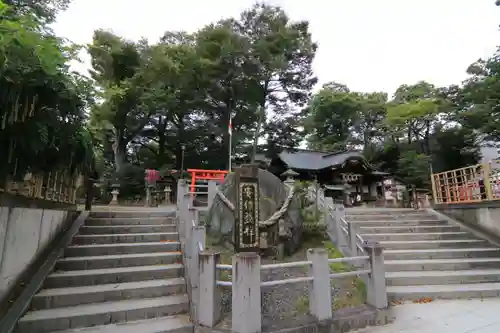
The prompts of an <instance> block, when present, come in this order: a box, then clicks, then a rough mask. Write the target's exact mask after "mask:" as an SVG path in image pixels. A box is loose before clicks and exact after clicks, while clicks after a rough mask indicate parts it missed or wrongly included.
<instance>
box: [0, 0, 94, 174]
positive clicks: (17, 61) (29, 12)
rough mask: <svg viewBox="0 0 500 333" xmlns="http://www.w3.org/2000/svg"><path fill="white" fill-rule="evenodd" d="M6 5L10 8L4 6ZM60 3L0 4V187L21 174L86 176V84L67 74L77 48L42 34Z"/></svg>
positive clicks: (88, 90) (88, 157)
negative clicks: (1, 158) (62, 172)
mask: <svg viewBox="0 0 500 333" xmlns="http://www.w3.org/2000/svg"><path fill="white" fill-rule="evenodd" d="M9 4H10V5H9ZM63 5H64V3H63V2H57V4H56V2H50V1H42V2H38V3H37V4H36V5H35V4H32V2H31V1H29V2H23V1H15V2H14V1H12V2H11V1H8V2H7V3H5V2H1V1H0V16H1V17H2V20H0V33H1V34H0V151H1V152H2V157H3V158H4V161H6V162H7V163H5V162H4V163H2V166H1V167H0V179H1V181H0V182H1V183H4V182H5V181H6V180H7V179H8V178H11V177H13V178H16V177H17V178H19V177H23V176H24V174H25V173H26V172H43V171H45V172H47V171H48V172H50V171H59V170H61V171H67V172H70V173H72V172H74V171H75V170H77V169H78V170H80V171H81V172H83V171H84V170H88V169H89V168H90V167H91V166H92V163H93V147H92V145H93V143H92V137H91V135H90V133H89V132H88V131H87V130H86V127H85V118H86V115H85V110H86V109H87V108H88V106H89V105H90V104H91V103H92V100H93V98H92V96H93V89H92V84H91V83H90V81H89V80H88V79H87V78H85V77H82V76H80V75H77V74H76V73H73V72H70V71H69V69H68V65H67V63H68V61H70V60H71V59H74V55H75V52H76V50H77V47H76V46H75V45H72V44H69V43H67V42H65V41H63V40H62V39H61V38H58V37H57V36H55V35H54V34H53V33H52V32H51V31H50V29H48V28H47V26H46V22H49V21H50V20H51V19H52V18H53V17H52V15H54V14H55V12H56V10H57V8H61V7H64V6H63Z"/></svg>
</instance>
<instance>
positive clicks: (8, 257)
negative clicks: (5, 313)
mask: <svg viewBox="0 0 500 333" xmlns="http://www.w3.org/2000/svg"><path fill="white" fill-rule="evenodd" d="M13 202H14V201H13V200H10V201H9V205H7V204H6V202H5V201H3V202H1V205H0V304H5V301H6V300H7V299H8V298H10V297H11V296H12V295H11V294H12V292H13V291H14V289H15V287H19V284H20V282H21V280H25V279H29V278H30V276H31V274H33V272H31V271H33V269H35V270H36V267H33V266H36V265H37V264H36V262H37V260H39V259H42V260H43V258H42V257H43V256H45V255H46V252H47V251H48V250H50V246H51V242H52V241H53V240H54V238H55V237H57V236H58V235H59V233H60V232H61V231H62V230H63V229H66V228H67V227H68V226H69V224H70V223H71V221H72V220H73V219H74V217H75V215H76V213H75V211H74V210H67V209H64V208H62V207H57V208H53V209H51V208H46V207H48V206H50V203H47V202H45V203H43V204H41V205H40V206H42V207H43V208H31V207H33V206H36V205H35V204H33V203H30V205H29V206H28V207H22V206H23V204H22V203H20V204H19V206H21V207H15V206H13V205H11V203H13ZM44 206H45V207H44Z"/></svg>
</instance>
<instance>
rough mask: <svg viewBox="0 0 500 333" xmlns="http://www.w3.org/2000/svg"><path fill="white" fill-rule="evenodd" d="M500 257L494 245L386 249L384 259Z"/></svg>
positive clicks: (499, 252) (499, 250)
mask: <svg viewBox="0 0 500 333" xmlns="http://www.w3.org/2000/svg"><path fill="white" fill-rule="evenodd" d="M492 257H499V258H500V249H499V248H494V247H483V248H481V247H479V248H461V249H447V248H445V249H414V250H385V251H384V259H386V260H397V259H409V260H411V259H457V258H492Z"/></svg>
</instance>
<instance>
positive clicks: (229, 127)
mask: <svg viewBox="0 0 500 333" xmlns="http://www.w3.org/2000/svg"><path fill="white" fill-rule="evenodd" d="M228 132H229V152H228V153H229V163H228V168H227V169H228V171H229V172H231V162H232V161H231V160H232V158H231V157H232V151H233V121H232V119H231V116H229V126H228Z"/></svg>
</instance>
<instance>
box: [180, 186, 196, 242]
mask: <svg viewBox="0 0 500 333" xmlns="http://www.w3.org/2000/svg"><path fill="white" fill-rule="evenodd" d="M183 197H184V198H183V199H182V200H181V201H180V205H179V206H178V209H177V213H178V214H179V215H178V221H179V228H178V230H179V236H180V238H181V240H184V238H185V237H186V226H187V225H188V224H187V222H191V221H190V220H189V218H190V212H189V207H190V206H191V205H192V200H193V197H192V196H191V195H190V194H184V195H183ZM191 214H192V213H191ZM191 216H192V215H191Z"/></svg>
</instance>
